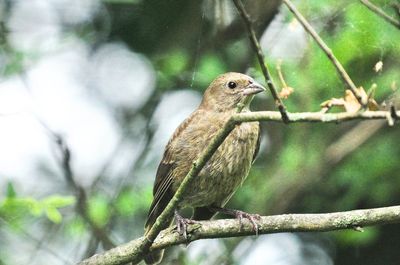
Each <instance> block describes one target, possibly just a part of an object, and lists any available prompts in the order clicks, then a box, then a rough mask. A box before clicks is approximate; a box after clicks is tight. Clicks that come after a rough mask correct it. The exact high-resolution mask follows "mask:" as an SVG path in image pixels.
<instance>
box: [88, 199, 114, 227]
mask: <svg viewBox="0 0 400 265" xmlns="http://www.w3.org/2000/svg"><path fill="white" fill-rule="evenodd" d="M88 211H89V216H90V218H91V220H93V222H94V223H96V224H97V225H98V226H100V227H103V226H105V225H106V224H107V222H108V220H109V218H110V209H109V202H108V199H107V198H106V197H105V196H104V195H101V194H97V195H95V196H93V197H91V198H90V199H89V201H88Z"/></svg>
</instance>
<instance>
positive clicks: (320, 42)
mask: <svg viewBox="0 0 400 265" xmlns="http://www.w3.org/2000/svg"><path fill="white" fill-rule="evenodd" d="M283 3H284V4H285V5H286V6H287V7H288V8H289V10H290V11H291V12H292V13H293V14H294V15H295V16H296V18H297V20H298V21H299V22H300V24H301V25H302V26H303V27H304V29H305V30H306V31H307V32H308V33H309V34H310V35H311V37H313V39H314V40H315V42H316V43H317V44H318V45H319V47H321V49H322V50H323V51H324V52H325V54H326V55H327V56H328V58H329V60H330V61H331V62H332V63H333V65H334V66H335V68H336V70H337V72H338V73H339V75H340V77H341V78H342V80H343V82H344V83H345V84H347V86H348V87H349V89H350V90H351V92H352V93H353V95H354V96H355V97H356V98H357V100H358V102H359V103H360V104H361V106H365V105H366V104H367V102H366V101H367V99H366V98H365V99H364V98H363V97H362V96H361V95H360V93H359V92H358V90H357V87H356V85H355V84H354V82H353V80H351V78H350V76H349V75H348V74H347V72H346V70H345V69H344V67H343V66H342V64H341V63H340V62H339V60H338V59H337V58H336V57H335V55H334V54H333V52H332V50H331V49H330V48H329V47H328V45H326V43H325V42H324V41H323V40H322V39H321V37H320V36H319V35H318V33H317V32H316V31H315V30H314V28H313V27H312V26H311V25H310V23H308V21H307V20H306V19H305V18H304V17H303V15H302V14H301V13H300V12H299V11H298V10H297V8H296V7H295V5H293V3H292V2H291V1H290V0H283Z"/></svg>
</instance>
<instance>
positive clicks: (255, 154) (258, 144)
mask: <svg viewBox="0 0 400 265" xmlns="http://www.w3.org/2000/svg"><path fill="white" fill-rule="evenodd" d="M260 144H261V125H260V123H258V136H257V143H256V149H255V150H254V155H253V163H254V160H256V158H257V155H258V152H259V151H260Z"/></svg>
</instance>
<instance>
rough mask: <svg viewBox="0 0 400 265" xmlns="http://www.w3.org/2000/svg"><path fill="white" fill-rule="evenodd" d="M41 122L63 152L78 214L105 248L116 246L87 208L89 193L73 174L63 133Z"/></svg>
mask: <svg viewBox="0 0 400 265" xmlns="http://www.w3.org/2000/svg"><path fill="white" fill-rule="evenodd" d="M38 120H39V122H40V123H41V124H42V126H43V127H44V128H45V129H46V131H47V132H48V133H49V135H50V136H51V137H52V138H53V140H54V142H55V143H56V145H57V147H58V149H59V150H60V152H61V158H60V161H59V162H60V166H61V169H62V171H63V174H64V178H65V180H66V181H67V183H68V185H69V186H70V187H71V188H72V189H73V190H74V192H75V197H76V200H77V204H76V207H77V212H78V214H79V215H80V216H81V217H82V218H83V219H84V220H85V221H86V222H87V223H88V225H89V226H90V228H91V230H92V232H93V234H94V236H95V237H96V238H98V239H99V240H100V241H101V242H102V244H103V247H104V248H105V249H110V248H112V247H115V244H114V243H113V242H112V240H111V239H110V238H109V236H108V235H107V232H106V231H105V230H104V229H103V228H101V227H99V226H98V225H97V224H96V223H95V222H93V220H92V218H90V216H89V214H88V210H87V194H86V191H85V189H84V188H83V187H82V186H81V185H79V184H78V183H77V182H76V181H75V179H74V175H73V171H72V168H71V163H70V162H71V151H70V149H69V147H68V145H67V143H66V142H65V140H64V139H63V137H62V136H61V135H59V134H58V133H56V132H54V131H52V130H51V129H50V128H49V127H48V126H47V125H46V124H45V123H44V122H43V121H41V120H40V119H39V118H38Z"/></svg>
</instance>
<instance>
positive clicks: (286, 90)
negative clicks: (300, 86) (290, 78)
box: [279, 86, 294, 99]
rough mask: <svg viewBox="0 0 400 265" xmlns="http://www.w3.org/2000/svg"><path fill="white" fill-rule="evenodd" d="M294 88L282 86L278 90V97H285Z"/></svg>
mask: <svg viewBox="0 0 400 265" xmlns="http://www.w3.org/2000/svg"><path fill="white" fill-rule="evenodd" d="M293 91H294V89H293V88H291V87H290V86H286V87H283V88H282V90H281V91H280V92H279V97H280V98H283V99H287V98H288V97H289V96H290V95H291V94H292V93H293Z"/></svg>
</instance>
